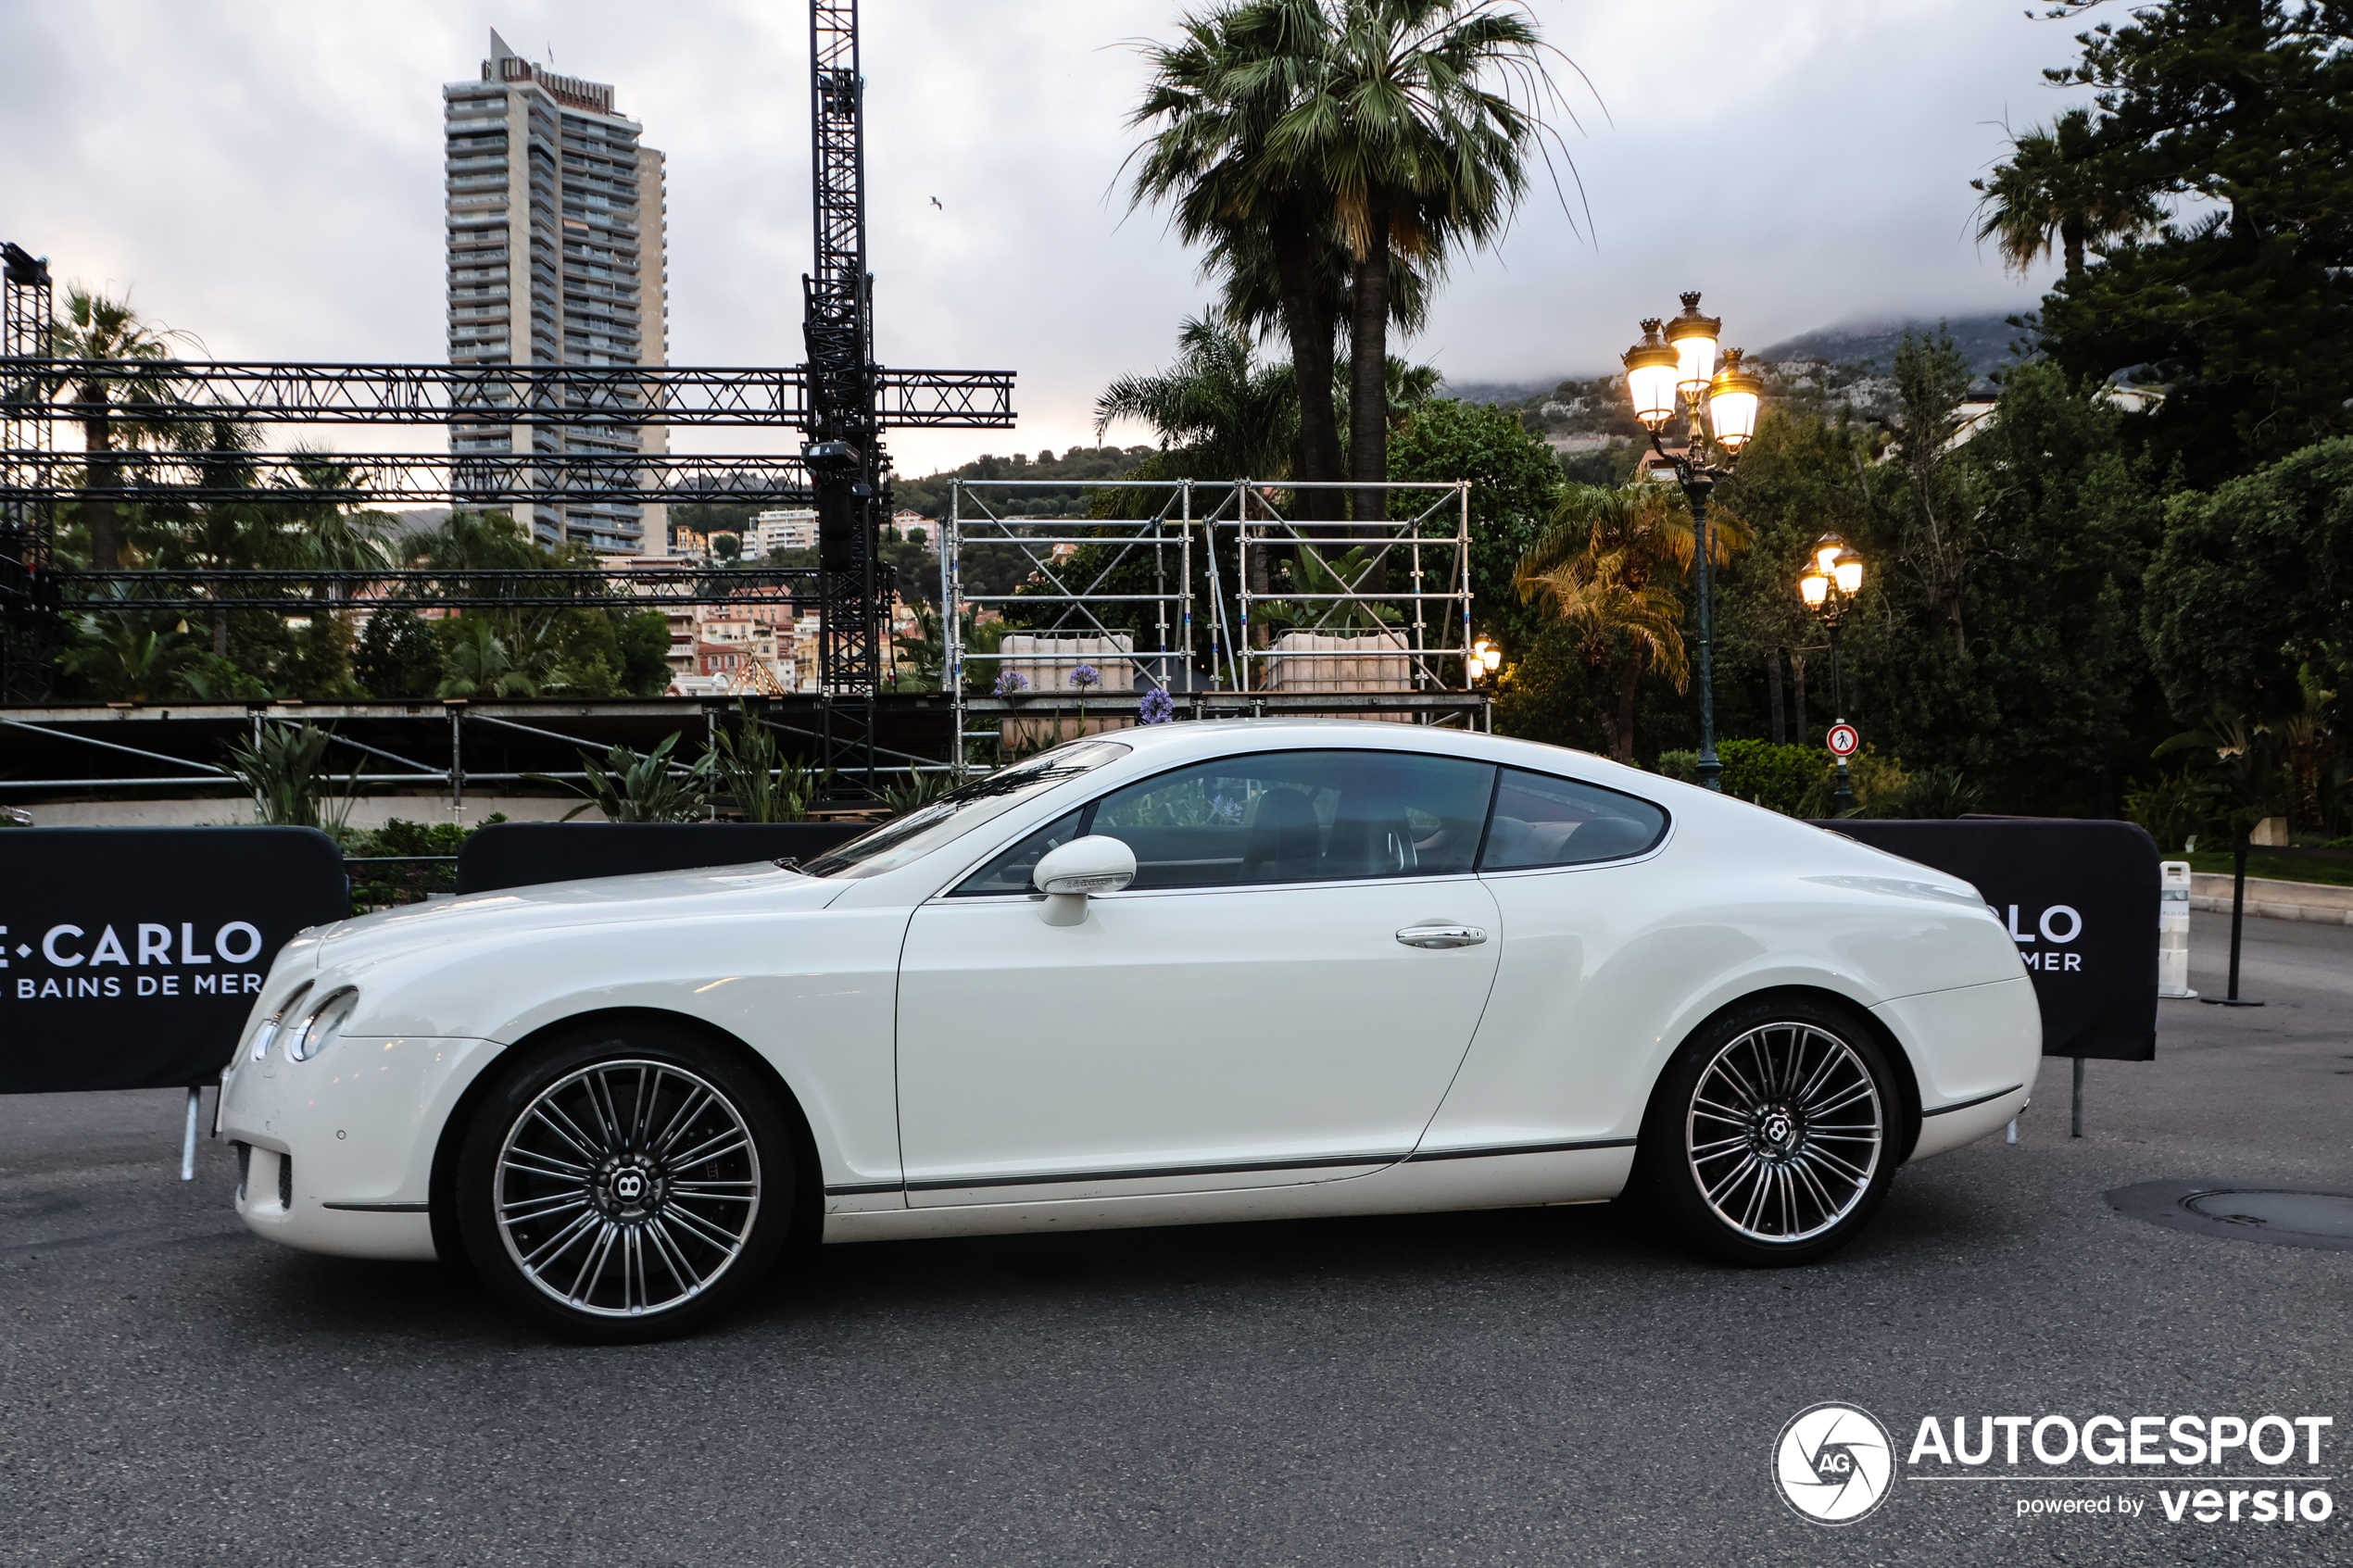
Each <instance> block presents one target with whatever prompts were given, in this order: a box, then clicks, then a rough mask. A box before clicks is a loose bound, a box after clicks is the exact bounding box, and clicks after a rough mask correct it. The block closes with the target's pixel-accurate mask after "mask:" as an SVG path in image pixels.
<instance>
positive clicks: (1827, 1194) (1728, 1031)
mask: <svg viewBox="0 0 2353 1568" xmlns="http://www.w3.org/2000/svg"><path fill="white" fill-rule="evenodd" d="M1897 1103H1898V1102H1897V1100H1896V1098H1895V1094H1894V1077H1893V1075H1892V1073H1890V1072H1889V1069H1888V1065H1887V1059H1886V1057H1885V1055H1884V1054H1883V1053H1882V1052H1881V1049H1880V1047H1879V1044H1878V1042H1877V1041H1875V1040H1874V1039H1873V1038H1872V1037H1871V1035H1870V1034H1869V1031H1868V1030H1866V1029H1865V1028H1864V1027H1862V1026H1861V1025H1860V1024H1859V1023H1858V1022H1856V1020H1855V1019H1854V1018H1853V1017H1851V1016H1850V1015H1848V1014H1847V1013H1846V1012H1845V1011H1844V1010H1842V1009H1839V1008H1836V1007H1833V1006H1831V1005H1829V1004H1826V1003H1819V1002H1815V1001H1812V1000H1810V999H1798V1000H1793V1001H1781V1002H1772V1003H1764V1004H1752V1005H1749V1006H1745V1007H1740V1008H1734V1009H1732V1010H1730V1011H1729V1012H1727V1013H1724V1014H1721V1015H1719V1016H1718V1017H1717V1018H1716V1019H1714V1020H1712V1021H1711V1022H1709V1023H1708V1024H1707V1025H1706V1026H1705V1027H1704V1028H1702V1029H1701V1030H1700V1031H1699V1032H1698V1033H1696V1034H1695V1035H1692V1038H1691V1039H1689V1040H1687V1041H1685V1042H1684V1043H1683V1047H1682V1048H1681V1049H1680V1051H1678V1052H1677V1053H1676V1055H1675V1058H1674V1060H1672V1061H1670V1062H1669V1063H1668V1064H1667V1072H1666V1073H1665V1074H1664V1075H1663V1076H1662V1077H1661V1078H1660V1080H1659V1084H1658V1087H1657V1090H1656V1091H1655V1094H1654V1095H1653V1097H1652V1100H1651V1109H1650V1113H1649V1115H1648V1117H1647V1118H1646V1119H1645V1121H1644V1123H1643V1127H1642V1144H1641V1148H1640V1149H1639V1151H1638V1153H1637V1156H1636V1178H1637V1185H1638V1186H1639V1188H1640V1190H1641V1192H1642V1196H1644V1197H1645V1198H1648V1199H1649V1201H1650V1202H1651V1204H1652V1205H1653V1207H1654V1208H1655V1210H1657V1211H1658V1212H1659V1213H1661V1214H1662V1215H1663V1217H1665V1218H1666V1219H1667V1221H1668V1222H1669V1223H1670V1224H1672V1225H1673V1227H1674V1228H1675V1229H1676V1230H1677V1231H1679V1232H1680V1233H1681V1234H1682V1236H1684V1237H1685V1239H1687V1240H1689V1241H1690V1242H1692V1244H1693V1245H1694V1246H1696V1247H1698V1248H1700V1249H1701V1250H1703V1251H1705V1252H1707V1253H1709V1254H1711V1255H1712V1256H1715V1257H1717V1258H1720V1259H1722V1260H1724V1261H1727V1262H1732V1263H1743V1264H1748V1265H1751V1266H1760V1265H1761V1266H1764V1267H1772V1266H1775V1265H1781V1264H1790V1263H1805V1262H1810V1261H1813V1260H1815V1259H1817V1258H1820V1257H1823V1256H1826V1255H1827V1254H1829V1253H1831V1252H1833V1251H1836V1250H1837V1249H1838V1248H1841V1247H1843V1246H1844V1245H1846V1243H1847V1242H1848V1241H1850V1240H1852V1239H1853V1237H1854V1236H1855V1234H1856V1232H1857V1231H1858V1230H1860V1229H1861V1228H1862V1227H1863V1226H1864V1225H1865V1224H1866V1223H1869V1219H1870V1216H1871V1214H1872V1212H1873V1210H1876V1209H1877V1208H1878V1207H1879V1204H1880V1200H1881V1198H1883V1197H1884V1196H1885V1194H1886V1192H1887V1187H1888V1184H1889V1182H1890V1181H1891V1180H1892V1179H1893V1177H1894V1166H1895V1156H1894V1147H1895V1137H1894V1129H1895V1127H1896V1126H1897V1124H1898V1112H1897V1109H1896V1108H1897Z"/></svg>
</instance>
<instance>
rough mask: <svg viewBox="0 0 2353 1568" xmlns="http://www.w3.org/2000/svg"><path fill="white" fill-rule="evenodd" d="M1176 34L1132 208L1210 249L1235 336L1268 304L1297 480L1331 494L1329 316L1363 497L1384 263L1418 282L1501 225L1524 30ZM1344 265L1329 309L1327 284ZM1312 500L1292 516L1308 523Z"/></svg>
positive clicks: (1280, 8) (1268, 0) (1530, 61)
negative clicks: (1167, 212)
mask: <svg viewBox="0 0 2353 1568" xmlns="http://www.w3.org/2000/svg"><path fill="white" fill-rule="evenodd" d="M1184 25H1185V32H1184V36H1183V37H1182V39H1181V40H1180V41H1179V42H1178V43H1177V44H1174V45H1150V46H1148V53H1149V54H1150V56H1151V59H1152V61H1153V66H1154V70H1153V78H1152V82H1151V85H1150V87H1149V88H1148V89H1147V92H1146V95H1145V98H1144V100H1143V103H1142V104H1141V106H1140V107H1139V108H1138V110H1137V111H1136V113H1135V114H1134V115H1133V116H1132V117H1131V120H1130V123H1131V124H1133V125H1137V126H1148V125H1156V126H1157V127H1158V128H1159V129H1158V130H1157V131H1156V132H1155V133H1154V134H1153V136H1152V138H1151V140H1150V141H1149V142H1148V143H1147V144H1145V145H1144V146H1143V147H1142V148H1139V155H1138V156H1139V157H1141V160H1142V161H1141V164H1140V167H1139V169H1138V171H1137V177H1136V182H1135V186H1134V193H1135V200H1136V201H1137V202H1138V203H1139V204H1141V203H1143V202H1146V201H1160V200H1170V201H1173V202H1174V204H1175V207H1176V227H1177V230H1178V232H1179V233H1180V234H1182V235H1183V236H1184V237H1185V238H1186V239H1187V240H1188V241H1205V242H1206V243H1208V244H1209V245H1210V247H1211V250H1210V268H1211V270H1213V271H1216V272H1221V273H1223V274H1225V275H1227V277H1228V279H1229V289H1228V295H1227V306H1228V309H1229V312H1230V313H1231V314H1232V315H1233V316H1234V317H1235V318H1236V319H1238V320H1245V321H1253V322H1254V321H1259V320H1264V319H1265V316H1266V314H1267V309H1266V304H1267V301H1268V299H1269V298H1270V296H1271V298H1272V299H1273V300H1274V301H1276V302H1278V304H1279V309H1280V314H1281V319H1282V322H1283V327H1284V331H1285V333H1286V335H1287V336H1288V337H1289V338H1290V344H1291V350H1292V365H1293V370H1294V375H1295V379H1296V382H1297V384H1298V386H1299V388H1300V397H1301V401H1302V418H1301V431H1302V441H1301V457H1300V464H1299V475H1300V477H1301V478H1302V479H1306V480H1311V481H1317V482H1324V481H1327V480H1333V479H1339V478H1340V477H1342V474H1341V471H1340V454H1339V448H1338V442H1337V432H1336V427H1335V419H1336V409H1332V408H1327V404H1326V399H1325V396H1324V392H1323V388H1324V386H1325V384H1326V383H1327V379H1328V373H1329V370H1330V367H1331V363H1332V340H1333V337H1334V333H1335V328H1336V327H1337V326H1338V324H1339V320H1340V317H1339V315H1338V307H1340V305H1341V304H1342V303H1344V305H1345V308H1346V312H1347V321H1348V328H1349V341H1350V365H1351V370H1350V382H1349V384H1350V385H1351V386H1352V387H1353V389H1354V391H1355V394H1356V395H1354V396H1353V398H1351V399H1350V404H1351V413H1350V421H1349V422H1350V438H1349V446H1350V453H1349V458H1348V460H1347V467H1346V475H1345V477H1347V478H1349V479H1352V480H1356V481H1371V482H1378V481H1379V480H1380V479H1381V478H1382V477H1384V475H1385V474H1386V471H1387V470H1386V467H1385V458H1386V435H1387V433H1386V430H1385V428H1384V421H1383V419H1382V417H1381V399H1380V397H1379V395H1378V393H1379V390H1380V383H1381V382H1382V380H1383V378H1384V373H1385V370H1386V366H1387V362H1388V358H1389V353H1388V337H1387V333H1388V328H1389V325H1390V321H1391V320H1392V319H1393V318H1394V317H1395V316H1396V315H1397V313H1398V302H1394V301H1392V298H1391V295H1390V289H1391V286H1392V283H1393V282H1396V281H1397V279H1398V278H1399V270H1398V268H1397V265H1396V263H1397V262H1399V261H1401V260H1402V261H1403V262H1405V263H1407V264H1409V265H1408V267H1407V269H1406V273H1405V275H1406V276H1409V277H1411V278H1414V279H1415V280H1416V281H1426V280H1427V279H1428V277H1430V276H1432V275H1434V272H1435V270H1437V269H1438V268H1441V267H1442V265H1443V263H1444V259H1445V257H1446V255H1447V253H1448V251H1449V249H1450V248H1452V247H1455V246H1460V245H1470V246H1474V247H1475V246H1478V245H1485V244H1487V243H1489V242H1490V241H1491V240H1492V239H1493V238H1494V237H1495V235H1496V234H1498V233H1499V232H1501V230H1502V228H1503V226H1504V224H1505V223H1506V222H1507V221H1508V220H1509V217H1510V214H1511V211H1512V209H1513V207H1515V206H1516V202H1517V200H1518V198H1519V196H1520V194H1521V193H1522V191H1523V189H1524V187H1525V184H1526V171H1525V168H1524V157H1525V154H1526V153H1527V151H1528V149H1529V147H1530V146H1531V145H1532V144H1536V143H1537V142H1538V141H1539V140H1540V138H1541V136H1543V135H1544V134H1546V133H1547V128H1546V127H1545V126H1544V124H1543V122H1542V121H1541V119H1539V118H1538V117H1537V116H1536V115H1535V114H1534V113H1533V111H1532V109H1530V108H1529V107H1523V106H1522V105H1521V104H1520V103H1519V102H1517V101H1516V99H1515V95H1514V94H1515V93H1516V94H1517V95H1518V96H1520V97H1528V96H1530V95H1531V94H1530V93H1529V91H1527V90H1529V89H1535V90H1541V91H1549V85H1550V84H1549V82H1547V81H1546V80H1545V78H1544V74H1543V71H1542V69H1541V67H1542V60H1541V54H1542V51H1543V47H1544V46H1543V45H1542V44H1541V42H1540V40H1539V38H1538V35H1537V31H1536V27H1535V24H1534V22H1533V20H1532V19H1530V18H1529V16H1528V14H1527V13H1526V12H1525V11H1523V10H1521V9H1518V8H1517V7H1516V6H1515V7H1511V8H1508V9H1506V8H1504V7H1502V6H1500V5H1499V4H1498V0H1242V3H1239V4H1234V3H1229V4H1227V5H1225V6H1222V7H1221V8H1219V9H1217V10H1215V11H1213V12H1211V13H1208V14H1206V15H1202V16H1197V17H1194V18H1191V19H1188V20H1187V22H1186V23H1185V24H1184ZM1497 81H1500V82H1501V83H1502V85H1503V88H1504V90H1502V91H1496V90H1491V87H1490V86H1489V83H1491V82H1497ZM1341 251H1344V252H1345V254H1346V261H1347V268H1348V287H1347V291H1346V295H1345V299H1344V302H1343V301H1342V300H1341V299H1340V296H1339V295H1337V294H1336V292H1335V291H1334V289H1333V288H1332V287H1331V283H1330V271H1331V269H1332V267H1333V265H1334V263H1335V262H1336V261H1337V260H1338V259H1339V257H1340V252H1341ZM1413 308H1414V309H1418V307H1417V306H1416V307H1413ZM1412 313H1413V311H1412V310H1409V311H1408V312H1407V314H1409V315H1410V314H1412ZM1308 498H1309V500H1310V501H1311V503H1314V504H1315V508H1317V509H1314V510H1310V511H1309V512H1307V513H1306V514H1305V515H1309V516H1322V515H1324V514H1323V512H1322V511H1321V510H1320V507H1321V501H1322V497H1320V496H1317V495H1315V493H1313V492H1311V493H1309V497H1308ZM1385 513H1386V508H1385V505H1384V504H1383V503H1382V502H1381V501H1380V499H1379V497H1378V494H1377V493H1369V492H1359V493H1358V494H1357V496H1356V502H1355V514H1356V516H1357V517H1358V518H1359V519H1360V520H1366V519H1377V518H1380V517H1382V516H1384V515H1385Z"/></svg>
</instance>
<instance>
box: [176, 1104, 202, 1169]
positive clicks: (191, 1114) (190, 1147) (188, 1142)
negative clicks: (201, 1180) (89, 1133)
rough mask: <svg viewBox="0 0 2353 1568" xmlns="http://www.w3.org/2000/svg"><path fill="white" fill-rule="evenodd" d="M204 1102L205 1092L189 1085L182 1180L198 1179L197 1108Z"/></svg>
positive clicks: (182, 1150) (181, 1156) (183, 1141)
mask: <svg viewBox="0 0 2353 1568" xmlns="http://www.w3.org/2000/svg"><path fill="white" fill-rule="evenodd" d="M203 1101H204V1090H202V1089H200V1088H198V1087H197V1086H196V1085H194V1084H191V1085H188V1130H187V1132H186V1133H185V1134H184V1135H182V1137H181V1139H180V1179H181V1180H182V1181H183V1182H193V1181H195V1179H196V1107H197V1106H198V1105H200V1104H202V1103H203Z"/></svg>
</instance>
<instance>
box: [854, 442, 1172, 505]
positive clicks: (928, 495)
mask: <svg viewBox="0 0 2353 1568" xmlns="http://www.w3.org/2000/svg"><path fill="white" fill-rule="evenodd" d="M1151 455H1152V448H1151V447H1150V446H1073V447H1071V448H1070V449H1069V450H1067V451H1065V452H1063V454H1062V456H1060V457H1056V456H1055V455H1054V454H1053V453H1052V452H1051V451H1044V452H1040V453H1038V455H1037V457H1036V458H1030V457H1028V456H1026V455H1025V454H1023V453H1019V452H1016V453H1014V454H1013V456H1011V457H1006V458H1000V457H996V456H993V455H991V454H989V453H986V452H984V453H982V454H981V455H980V456H979V457H977V458H974V459H973V460H972V461H971V462H969V463H965V464H963V466H961V467H959V468H955V469H950V470H945V471H943V472H939V473H934V474H928V475H926V476H925V477H924V478H922V479H901V480H897V481H894V482H893V483H892V485H891V496H892V499H893V500H894V501H895V502H896V503H897V504H898V505H899V506H901V507H905V508H911V509H912V510H914V511H918V512H921V513H923V514H924V515H925V517H928V518H943V517H946V516H947V515H948V502H949V494H948V492H949V484H950V481H951V480H957V479H981V480H994V481H1009V482H1012V483H1007V484H1005V485H1004V486H1003V487H1002V488H999V487H997V486H996V485H993V484H992V485H991V486H990V488H988V490H985V491H981V492H978V493H977V496H978V499H979V500H980V501H982V502H984V503H985V504H986V505H987V506H988V508H989V510H990V511H991V512H993V513H996V514H998V515H1000V516H1014V515H1018V516H1022V517H1085V516H1086V515H1087V495H1088V492H1087V491H1085V490H1083V489H1081V488H1080V487H1079V486H1078V485H1077V484H1076V483H1074V482H1075V481H1078V480H1104V479H1125V478H1126V476H1127V475H1128V474H1129V473H1131V472H1133V471H1134V470H1135V468H1136V465H1137V464H1138V463H1140V462H1142V461H1143V460H1144V459H1145V458H1149V457H1151ZM972 507H973V499H972V498H969V497H968V498H967V500H966V503H965V515H967V516H970V515H972Z"/></svg>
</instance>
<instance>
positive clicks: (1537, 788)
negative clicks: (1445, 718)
mask: <svg viewBox="0 0 2353 1568" xmlns="http://www.w3.org/2000/svg"><path fill="white" fill-rule="evenodd" d="M1666 834H1667V813H1666V811H1665V810H1664V809H1661V808H1659V807H1656V806H1654V805H1652V804H1651V803H1650V802H1649V801H1647V800H1642V799H1637V798H1636V797H1633V796H1630V795H1622V794H1620V793H1619V792H1618V791H1617V790H1614V789H1604V788H1602V787H1601V786H1599V785H1598V784H1579V783H1578V782H1577V781H1576V780H1574V779H1556V778H1554V777H1553V776H1552V775H1551V774H1549V773H1531V772H1529V771H1526V770H1525V769H1520V768H1506V769H1504V776H1503V779H1502V780H1501V781H1500V782H1499V783H1498V784H1497V785H1496V787H1495V816H1494V820H1493V821H1492V822H1490V823H1489V824H1488V828H1487V850H1486V853H1485V854H1483V855H1482V856H1480V857H1479V862H1478V869H1479V870H1480V871H1483V872H1497V871H1513V870H1517V869H1520V868H1523V867H1528V866H1581V865H1589V864H1591V863H1592V862H1593V861H1595V860H1622V859H1625V858H1626V857H1628V856H1629V855H1640V854H1642V853H1643V852H1644V851H1646V850H1648V849H1649V848H1650V847H1652V846H1654V845H1655V844H1656V843H1657V842H1658V841H1659V840H1660V839H1661V838H1663V837H1665V836H1666Z"/></svg>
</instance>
